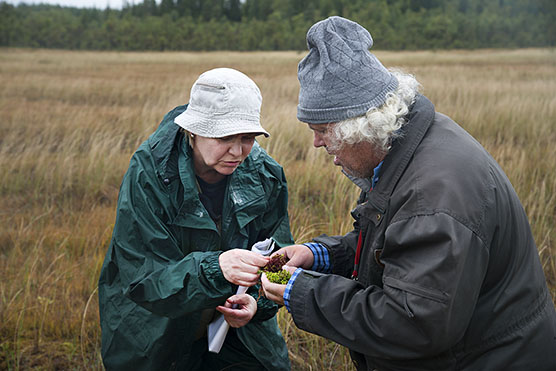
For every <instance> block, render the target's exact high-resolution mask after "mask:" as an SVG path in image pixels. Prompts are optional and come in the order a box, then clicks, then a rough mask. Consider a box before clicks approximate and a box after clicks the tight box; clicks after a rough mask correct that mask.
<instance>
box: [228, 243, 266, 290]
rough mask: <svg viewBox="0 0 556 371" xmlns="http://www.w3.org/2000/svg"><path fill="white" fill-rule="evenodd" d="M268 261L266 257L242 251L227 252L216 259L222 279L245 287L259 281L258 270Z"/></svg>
mask: <svg viewBox="0 0 556 371" xmlns="http://www.w3.org/2000/svg"><path fill="white" fill-rule="evenodd" d="M269 260H270V258H269V257H267V256H262V255H260V254H258V253H256V252H252V251H249V250H242V249H232V250H228V251H226V252H224V253H222V254H220V256H219V257H218V262H219V263H220V269H221V270H222V273H223V274H224V278H226V280H228V281H229V282H231V283H233V284H234V285H238V286H246V287H249V286H253V285H255V284H256V283H257V282H258V281H259V269H260V268H261V267H264V266H265V265H266V263H268V261H269Z"/></svg>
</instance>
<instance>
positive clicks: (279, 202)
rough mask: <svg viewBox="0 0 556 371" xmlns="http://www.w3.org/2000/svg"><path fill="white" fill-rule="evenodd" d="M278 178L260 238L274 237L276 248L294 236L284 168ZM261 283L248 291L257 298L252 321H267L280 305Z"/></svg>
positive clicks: (288, 243)
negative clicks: (268, 295) (272, 298)
mask: <svg viewBox="0 0 556 371" xmlns="http://www.w3.org/2000/svg"><path fill="white" fill-rule="evenodd" d="M276 179H277V180H278V182H273V183H271V184H274V188H273V189H270V188H269V189H268V190H267V193H268V194H272V195H273V196H272V197H271V199H270V202H269V207H268V208H267V212H266V213H265V214H264V216H263V228H262V230H261V235H260V236H259V240H264V239H266V238H268V237H272V238H273V239H274V241H276V245H278V247H276V249H278V248H279V247H281V246H287V245H291V244H292V243H293V238H292V235H291V232H290V222H289V217H288V188H287V183H286V177H285V175H284V172H283V170H282V168H281V167H280V168H279V172H278V171H277V174H276ZM259 288H260V284H257V285H255V286H253V287H252V288H251V289H250V290H249V291H248V293H249V294H251V295H252V296H253V297H254V298H255V299H257V313H255V316H254V317H253V319H252V320H251V321H265V320H268V319H270V318H272V317H273V316H274V315H275V314H276V312H277V311H278V309H279V307H278V305H276V304H275V303H274V302H273V301H272V300H268V299H267V298H266V297H264V295H262V294H261V293H260V291H259Z"/></svg>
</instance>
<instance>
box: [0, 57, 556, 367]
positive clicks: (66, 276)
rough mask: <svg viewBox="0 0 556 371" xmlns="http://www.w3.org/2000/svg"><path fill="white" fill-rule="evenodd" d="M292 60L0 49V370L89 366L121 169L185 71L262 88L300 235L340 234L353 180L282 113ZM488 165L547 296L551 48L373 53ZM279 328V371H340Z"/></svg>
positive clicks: (288, 325) (268, 143)
mask: <svg viewBox="0 0 556 371" xmlns="http://www.w3.org/2000/svg"><path fill="white" fill-rule="evenodd" d="M303 55H304V53H302V54H301V53H295V52H268V53H223V52H214V53H177V52H176V53H118V52H72V51H52V50H48V51H46V50H18V49H0V81H1V83H0V277H1V279H0V369H8V370H19V369H25V370H27V369H41V370H55V369H98V370H100V369H102V363H101V359H100V354H99V353H100V352H99V348H100V329H99V324H98V308H97V307H98V299H97V290H96V285H97V280H98V275H99V271H100V267H101V264H102V261H103V258H104V254H105V251H106V249H107V246H108V243H109V239H110V235H111V229H112V226H113V223H114V220H115V206H116V199H117V195H118V188H119V185H120V181H121V178H122V176H123V174H124V172H125V170H126V168H127V164H128V161H129V158H130V156H131V154H132V153H133V151H134V150H135V149H136V147H137V146H138V145H139V144H140V143H141V142H142V141H143V140H145V139H146V138H147V136H148V135H149V134H150V133H151V132H152V131H153V130H154V129H155V128H156V127H157V125H158V123H159V121H160V119H161V118H162V116H163V115H164V114H165V113H166V112H167V111H168V110H170V109H172V108H173V107H175V106H177V105H180V104H183V103H185V102H187V100H188V96H189V88H190V86H191V84H192V83H193V82H194V80H195V79H196V77H197V76H198V75H199V74H200V73H201V72H203V71H206V70H208V69H211V68H214V67H219V66H228V67H232V68H236V69H239V70H241V71H243V72H245V73H246V74H248V75H249V76H250V77H252V78H253V79H254V80H255V81H256V82H257V83H258V85H259V86H260V88H261V90H262V92H263V98H264V103H263V124H264V126H265V127H266V128H267V129H268V130H269V131H270V132H271V134H272V136H271V137H270V138H269V139H262V140H261V144H262V145H263V146H264V147H265V148H267V150H268V151H269V152H270V154H271V155H272V156H273V157H274V158H276V159H277V160H278V161H279V162H280V163H281V164H282V165H283V166H284V168H285V171H286V176H287V178H288V184H289V190H290V216H291V225H292V232H293V234H294V237H295V239H296V240H297V241H299V242H303V241H306V240H307V239H309V238H310V237H312V236H314V235H316V234H320V233H331V234H341V233H345V232H347V231H348V230H349V229H350V227H351V217H350V215H349V213H348V210H350V209H351V208H352V207H353V206H354V202H355V199H356V195H357V190H356V189H355V187H354V186H353V185H352V184H351V183H350V182H349V181H348V180H347V179H345V178H344V177H343V176H342V175H341V174H340V172H339V171H338V169H337V168H335V167H334V166H333V164H332V162H331V160H330V158H328V157H327V156H326V154H325V153H323V152H324V151H322V150H321V151H318V150H316V149H314V148H312V145H311V144H312V138H311V133H310V131H309V130H308V129H307V127H306V125H303V124H301V123H299V122H297V120H296V118H295V112H296V103H297V93H298V83H297V77H296V71H297V62H298V61H299V60H300V59H301V58H302V57H303ZM377 55H378V57H379V58H381V60H382V61H383V62H384V64H385V65H386V66H388V67H394V66H396V67H399V68H402V69H404V70H405V71H408V72H411V73H413V74H415V75H416V77H417V78H418V79H419V80H420V81H421V82H422V84H423V86H424V93H425V94H426V95H427V96H428V97H429V98H430V99H431V100H432V101H433V102H434V103H435V105H436V108H437V110H438V111H440V112H443V113H446V114H448V115H449V116H451V117H452V118H454V119H455V120H456V121H458V122H459V123H460V124H461V125H462V126H463V127H465V128H466V129H467V130H468V131H469V132H471V134H473V135H474V136H475V137H476V138H477V139H478V140H479V141H480V142H481V143H482V144H483V145H484V146H485V147H486V148H487V149H488V150H489V151H490V152H491V154H492V155H493V156H494V157H495V158H496V159H497V160H498V161H499V163H500V164H501V166H502V168H503V169H504V170H505V171H506V173H507V174H508V176H509V178H510V180H511V181H512V183H513V185H514V187H515V189H516V190H517V193H518V194H519V196H520V198H521V200H522V202H523V205H524V207H525V209H526V211H527V214H528V215H529V218H530V222H531V225H532V228H533V231H534V235H535V239H536V241H537V245H538V250H539V255H540V258H541V261H542V264H543V267H544V270H545V274H546V277H547V281H548V284H549V286H550V288H551V293H552V296H553V298H554V297H556V223H555V219H556V176H555V174H556V155H555V154H556V152H555V150H554V143H556V51H555V50H548V49H528V50H483V51H465V52H464V51H451V52H440V51H438V52H431V51H422V52H377ZM279 322H280V326H281V328H282V331H283V333H284V336H285V337H286V340H287V343H288V347H289V349H290V357H291V360H292V365H293V368H294V370H351V369H353V368H352V366H351V363H350V361H349V355H348V353H347V352H346V350H345V349H344V348H343V347H340V346H338V345H336V344H334V343H330V342H328V341H326V340H323V339H321V338H318V337H316V336H313V335H310V334H307V333H305V332H303V331H300V330H297V329H296V328H295V326H294V324H293V322H292V321H291V318H290V317H289V315H288V314H287V313H286V312H285V311H284V310H283V309H282V310H281V311H280V313H279Z"/></svg>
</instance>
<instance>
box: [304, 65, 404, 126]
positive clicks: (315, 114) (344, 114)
mask: <svg viewBox="0 0 556 371" xmlns="http://www.w3.org/2000/svg"><path fill="white" fill-rule="evenodd" d="M397 87H398V80H397V79H396V78H395V77H394V76H392V78H391V79H390V82H389V83H388V85H386V86H385V87H384V90H383V91H381V92H380V93H379V94H378V95H376V96H375V97H374V98H373V99H372V100H370V101H368V102H365V103H361V104H357V105H354V106H346V107H332V108H314V109H311V108H304V107H301V106H300V105H298V106H297V119H298V120H299V121H301V122H305V123H308V124H328V123H331V122H339V121H342V120H346V119H348V118H353V117H357V116H363V115H364V114H366V113H367V111H368V110H369V109H371V108H374V107H379V106H381V105H382V104H384V102H385V101H386V96H387V95H388V94H389V93H390V92H392V91H394V90H396V88H397Z"/></svg>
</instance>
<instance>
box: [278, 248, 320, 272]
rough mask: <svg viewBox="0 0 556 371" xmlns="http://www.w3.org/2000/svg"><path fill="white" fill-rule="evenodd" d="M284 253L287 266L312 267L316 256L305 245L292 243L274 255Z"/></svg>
mask: <svg viewBox="0 0 556 371" xmlns="http://www.w3.org/2000/svg"><path fill="white" fill-rule="evenodd" d="M276 254H282V255H284V256H285V257H286V258H287V259H288V262H287V263H286V265H287V266H290V267H296V268H304V269H310V268H311V267H312V266H313V263H314V261H315V258H314V256H313V252H312V251H311V249H310V248H308V247H307V246H305V245H290V246H286V247H283V248H281V249H280V250H278V251H276V252H275V253H274V254H272V255H276Z"/></svg>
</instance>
